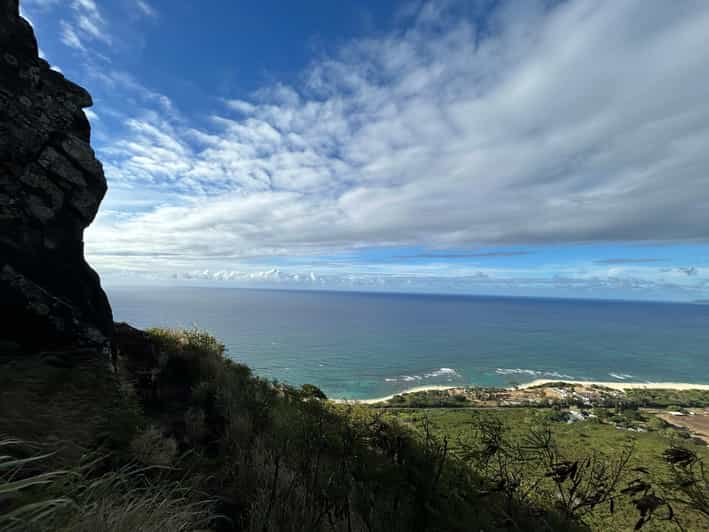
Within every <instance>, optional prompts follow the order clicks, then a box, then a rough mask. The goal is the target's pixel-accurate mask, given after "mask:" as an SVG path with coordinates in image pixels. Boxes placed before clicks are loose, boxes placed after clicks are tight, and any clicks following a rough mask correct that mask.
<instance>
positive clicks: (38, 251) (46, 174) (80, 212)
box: [0, 0, 113, 351]
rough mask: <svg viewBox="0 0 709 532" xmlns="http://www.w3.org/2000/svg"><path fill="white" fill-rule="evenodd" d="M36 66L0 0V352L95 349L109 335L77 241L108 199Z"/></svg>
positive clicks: (85, 125)
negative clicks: (80, 346) (68, 348)
mask: <svg viewBox="0 0 709 532" xmlns="http://www.w3.org/2000/svg"><path fill="white" fill-rule="evenodd" d="M91 104H92V101H91V96H90V95H89V94H88V93H87V92H86V91H85V90H84V89H83V88H81V87H79V86H77V85H75V84H74V83H72V82H70V81H67V80H66V79H65V78H64V76H63V75H62V74H60V73H58V72H55V71H53V70H51V69H50V68H49V64H48V63H47V62H46V61H44V60H43V59H40V58H39V54H38V47H37V41H36V39H35V36H34V32H33V30H32V27H31V26H30V24H29V23H28V22H27V21H26V20H24V19H23V18H21V17H20V15H19V5H18V0H0V342H1V343H2V345H0V350H5V351H12V350H15V349H22V350H26V349H39V348H62V347H67V346H76V345H77V344H78V345H97V346H98V345H101V344H105V342H106V341H107V340H108V339H110V337H111V335H112V332H113V319H112V315H111V308H110V305H109V303H108V300H107V298H106V295H105V294H104V292H103V290H102V289H101V286H100V282H99V278H98V275H97V274H96V273H95V272H94V271H93V270H92V269H91V268H90V267H89V266H88V264H87V263H86V261H85V260H84V245H83V232H84V229H85V228H86V227H87V226H88V225H89V224H90V223H91V222H92V221H93V219H94V217H95V216H96V212H97V210H98V207H99V204H100V202H101V200H102V199H103V196H104V194H105V193H106V179H105V177H104V174H103V168H102V166H101V163H100V162H99V161H98V160H97V159H96V157H95V156H94V152H93V150H92V149H91V146H90V144H89V141H90V134H91V128H90V125H89V122H88V120H87V118H86V116H85V114H84V112H83V110H82V109H83V108H85V107H89V106H90V105H91Z"/></svg>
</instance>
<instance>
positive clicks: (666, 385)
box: [331, 379, 709, 405]
mask: <svg viewBox="0 0 709 532" xmlns="http://www.w3.org/2000/svg"><path fill="white" fill-rule="evenodd" d="M557 382H563V383H564V384H578V385H582V386H603V387H604V388H610V389H611V390H619V391H623V390H642V389H648V390H679V391H683V390H684V391H686V390H701V391H709V384H692V383H691V382H616V381H579V380H565V379H535V380H533V381H530V382H527V383H524V384H520V385H519V386H517V388H516V389H518V390H525V389H528V388H534V387H536V386H544V385H545V384H552V383H557ZM474 387H476V386H475V385H472V384H470V385H458V386H449V385H445V384H439V385H431V386H415V387H413V388H408V389H406V390H403V391H401V392H398V393H393V394H390V395H385V396H384V397H374V398H370V399H331V401H332V402H334V403H341V404H361V405H373V404H377V403H384V402H386V401H389V400H390V399H393V398H394V397H396V396H397V395H404V394H408V393H417V392H430V391H446V390H460V389H467V388H474ZM499 389H501V390H502V389H507V390H514V389H515V388H514V387H512V386H500V387H499Z"/></svg>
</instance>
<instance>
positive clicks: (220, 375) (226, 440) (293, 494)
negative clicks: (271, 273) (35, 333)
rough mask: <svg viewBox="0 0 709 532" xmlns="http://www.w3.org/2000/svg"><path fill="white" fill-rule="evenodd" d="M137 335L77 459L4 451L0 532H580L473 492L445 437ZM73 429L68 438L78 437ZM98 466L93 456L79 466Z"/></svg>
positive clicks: (212, 348)
mask: <svg viewBox="0 0 709 532" xmlns="http://www.w3.org/2000/svg"><path fill="white" fill-rule="evenodd" d="M140 334H143V333H140ZM141 338H142V340H141V341H145V342H147V344H146V345H144V346H142V347H141V349H138V350H137V351H136V352H135V353H130V352H128V350H126V351H125V352H123V353H121V354H120V356H117V357H116V360H115V367H116V369H117V374H116V375H115V379H113V380H114V381H115V382H114V384H116V385H117V386H116V387H115V388H116V391H115V393H108V391H106V392H105V393H104V395H105V396H106V397H107V398H110V400H108V399H106V400H101V396H100V395H99V394H97V390H95V389H93V388H92V389H91V393H92V394H95V399H96V401H95V409H94V411H92V412H93V413H94V414H98V413H100V411H101V410H102V409H104V408H105V410H104V412H105V413H106V414H107V416H106V418H105V419H104V420H102V421H101V422H100V423H96V425H97V429H96V430H92V431H88V432H87V433H86V434H82V435H81V439H80V440H81V441H80V445H75V447H76V448H77V452H75V453H72V454H66V455H65V454H63V453H60V452H58V453H55V454H49V453H48V452H37V453H32V452H28V451H27V450H26V449H25V450H23V447H22V446H9V447H8V449H9V450H7V451H5V450H4V452H3V453H2V454H3V455H6V456H8V457H11V458H8V463H9V464H14V466H12V465H11V466H10V467H9V468H8V467H5V469H4V470H3V471H4V472H5V474H4V476H3V477H2V479H1V480H0V482H2V484H0V513H3V515H10V516H11V522H10V521H7V522H6V523H5V524H3V526H2V527H0V528H3V527H5V525H7V527H9V526H10V524H12V526H13V527H14V528H15V529H17V530H38V531H45V530H47V531H48V530H79V531H84V530H85V531H89V530H98V531H124V530H125V531H128V530H131V531H132V530H147V531H151V530H157V529H158V528H160V529H162V530H197V529H211V530H244V531H258V532H264V531H301V530H308V531H319V530H322V531H325V530H327V531H348V532H349V531H365V530H366V531H380V530H382V531H383V530H386V531H410V530H466V531H467V530H470V529H471V527H472V528H473V529H476V530H479V529H484V530H560V529H563V530H568V529H572V530H573V529H575V528H576V525H575V523H573V522H565V521H564V520H563V519H562V517H561V516H559V515H558V514H557V512H555V511H548V512H543V513H540V512H538V509H536V508H531V507H528V506H527V505H525V504H517V502H513V503H512V504H510V503H508V502H507V501H505V500H504V499H503V498H502V497H500V496H497V495H495V494H493V495H491V494H489V493H487V491H482V490H481V489H480V486H481V480H480V479H479V478H478V477H477V473H476V472H475V471H474V470H473V469H471V468H470V467H468V466H467V465H466V464H464V463H462V462H460V461H459V460H457V459H455V458H454V457H451V456H450V453H449V449H448V444H447V441H446V440H445V438H439V437H437V436H436V435H434V434H432V433H428V434H427V435H425V436H423V437H421V436H420V435H419V434H418V433H417V432H416V431H413V430H411V429H410V428H409V427H408V426H407V425H405V424H402V423H400V422H399V421H397V420H396V419H391V418H387V417H386V416H384V415H383V414H382V413H380V412H378V411H377V410H375V409H370V408H366V407H360V406H352V405H336V404H333V403H330V402H329V401H326V400H324V399H325V397H324V394H322V392H321V391H320V390H318V389H317V388H316V387H314V386H304V387H303V388H302V389H298V388H293V387H289V386H286V385H282V384H278V383H273V382H269V381H266V380H263V379H260V378H258V377H255V376H253V375H252V374H251V371H250V370H249V369H248V368H247V367H245V366H243V365H240V364H237V363H234V362H232V361H230V360H228V359H226V358H225V357H224V347H223V346H222V345H221V344H219V342H217V341H216V340H215V339H214V338H212V337H211V336H209V335H207V334H204V333H201V332H199V331H166V330H159V329H155V330H151V331H148V333H147V334H146V335H144V336H141ZM134 347H135V346H134ZM136 353H137V354H136ZM3 371H5V369H3ZM74 371H76V369H75V370H74ZM110 389H111V387H110V386H107V388H106V390H110ZM88 397H89V395H87V400H88ZM66 400H67V403H65V405H64V406H65V408H67V409H70V408H71V405H70V401H69V396H66ZM83 400H84V399H82V401H83ZM109 406H110V409H109ZM109 414H110V415H109ZM65 419H67V420H68V419H69V418H67V417H66V416H65ZM70 421H71V423H72V424H71V425H69V426H68V427H67V429H68V428H69V427H77V428H78V427H79V424H78V423H77V421H78V420H73V419H71V420H70ZM5 428H11V427H5ZM32 429H33V430H32V431H31V433H32V434H35V435H40V434H41V432H42V427H32ZM65 432H66V429H65ZM55 443H56V444H57V445H58V444H59V442H55ZM10 447H12V449H10ZM50 447H52V446H50ZM10 451H12V452H10ZM95 456H101V457H102V458H101V459H100V460H96V459H91V458H87V457H95ZM22 460H29V461H31V464H32V467H27V464H29V463H30V462H27V463H24V462H22ZM6 466H7V464H6ZM7 527H6V528H7ZM3 529H4V528H3Z"/></svg>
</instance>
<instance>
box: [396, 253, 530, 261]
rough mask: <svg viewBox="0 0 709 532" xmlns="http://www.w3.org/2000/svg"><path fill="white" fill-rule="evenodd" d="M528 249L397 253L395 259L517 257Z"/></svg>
mask: <svg viewBox="0 0 709 532" xmlns="http://www.w3.org/2000/svg"><path fill="white" fill-rule="evenodd" d="M529 254H530V252H529V251H488V252H485V253H474V252H470V253H416V254H414V255H397V256H396V257H395V258H397V259H404V260H407V259H468V258H474V259H491V258H499V257H519V256H523V255H529Z"/></svg>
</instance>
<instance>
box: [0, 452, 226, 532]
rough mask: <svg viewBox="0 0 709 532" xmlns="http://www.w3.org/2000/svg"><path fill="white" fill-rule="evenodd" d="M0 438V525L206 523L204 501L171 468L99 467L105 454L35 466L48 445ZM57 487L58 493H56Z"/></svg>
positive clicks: (63, 530) (119, 527)
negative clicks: (58, 465)
mask: <svg viewBox="0 0 709 532" xmlns="http://www.w3.org/2000/svg"><path fill="white" fill-rule="evenodd" d="M33 448H34V446H31V445H28V444H27V443H25V442H22V441H19V440H14V439H4V440H2V441H0V530H3V531H8V532H35V531H36V532H44V531H58V532H134V531H141V532H158V531H160V532H166V531H173V530H174V531H177V532H182V531H192V530H198V529H200V528H206V526H207V524H208V523H209V522H210V521H211V520H212V519H213V516H212V514H211V501H209V500H207V499H202V500H200V499H197V498H196V497H195V492H194V490H193V489H192V486H191V485H190V483H189V482H182V481H174V480H172V479H171V478H170V477H171V476H172V474H174V472H175V470H174V469H170V468H164V467H155V466H153V467H142V466H138V465H128V466H124V467H122V468H119V469H117V470H113V471H108V472H104V473H99V472H98V471H100V469H101V468H102V467H103V461H104V459H102V458H100V459H94V460H92V461H89V462H85V463H83V464H80V465H78V466H76V467H74V468H72V469H68V470H56V471H44V472H43V471H42V470H41V464H42V462H44V461H45V460H46V459H47V458H48V457H49V456H51V453H45V454H36V455H33V456H29V457H27V456H25V457H18V456H21V455H23V454H27V452H28V451H32V450H33ZM59 494H60V495H59Z"/></svg>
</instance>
